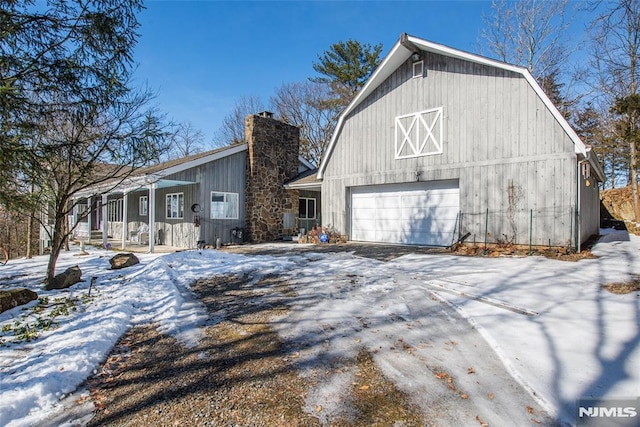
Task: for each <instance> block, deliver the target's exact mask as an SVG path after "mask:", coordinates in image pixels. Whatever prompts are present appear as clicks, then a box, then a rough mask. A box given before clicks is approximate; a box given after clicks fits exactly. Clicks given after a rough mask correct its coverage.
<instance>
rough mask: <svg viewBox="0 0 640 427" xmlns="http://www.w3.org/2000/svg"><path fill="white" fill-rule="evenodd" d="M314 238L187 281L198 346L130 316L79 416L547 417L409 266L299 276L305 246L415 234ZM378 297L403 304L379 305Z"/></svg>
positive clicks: (406, 422) (536, 421)
mask: <svg viewBox="0 0 640 427" xmlns="http://www.w3.org/2000/svg"><path fill="white" fill-rule="evenodd" d="M325 248H326V247H318V248H317V250H314V248H313V247H307V246H305V247H302V246H300V249H301V250H300V252H299V255H298V256H300V271H293V272H290V274H288V275H287V276H286V277H284V276H268V275H267V276H264V275H261V274H258V273H259V272H256V275H255V276H252V275H244V276H233V275H230V276H219V277H213V278H205V279H202V280H200V281H198V282H196V283H194V284H193V285H192V290H193V291H194V293H195V294H196V295H197V296H198V298H199V299H200V300H201V301H202V302H203V303H204V305H205V306H206V308H207V311H208V312H209V315H210V317H209V321H208V323H207V324H206V325H205V327H204V329H205V334H206V338H205V339H204V340H202V342H201V343H200V344H199V345H198V346H197V347H194V348H188V347H185V346H182V345H180V344H179V343H177V342H176V341H175V340H174V339H173V338H171V337H168V336H165V335H162V334H159V333H158V332H157V330H156V328H155V327H154V326H153V325H148V326H144V327H137V328H134V329H132V330H131V331H130V332H129V333H127V334H126V336H125V337H123V338H122V340H121V341H120V343H119V344H118V345H117V346H116V348H115V349H114V352H113V353H112V355H111V356H110V357H109V358H108V360H107V361H106V363H105V365H104V366H103V368H102V370H101V371H100V372H99V374H98V375H96V376H95V377H94V378H92V379H91V380H90V381H89V382H88V385H89V387H90V389H91V396H92V400H93V402H94V404H95V406H96V415H95V417H94V418H93V420H92V421H91V422H90V423H89V425H92V426H94V425H95V426H97V425H119V426H137V425H155V426H173V425H176V426H200V425H215V426H277V425H282V426H285V425H286V426H295V425H298V426H307V425H308V426H315V425H331V426H371V425H379V426H387V425H389V426H418V425H433V426H467V425H469V426H486V425H518V426H525V425H554V421H553V420H551V419H550V418H549V417H548V416H547V415H546V414H545V412H544V410H543V409H542V408H541V407H540V406H539V405H538V404H537V403H536V401H535V399H534V397H533V396H532V395H531V393H529V392H528V391H527V390H525V389H524V388H523V386H522V385H520V384H519V383H518V382H517V381H515V380H514V379H513V378H512V377H511V375H509V374H508V373H507V372H506V370H505V368H504V366H503V365H502V363H501V361H500V360H499V358H498V357H497V356H496V355H495V353H494V351H493V350H492V348H491V347H490V346H489V345H488V344H487V342H486V341H485V340H484V339H483V338H482V337H481V336H480V334H478V333H477V331H475V329H474V328H473V326H472V325H471V324H470V323H469V322H467V321H466V320H464V319H462V318H461V317H460V316H459V315H458V314H457V313H456V312H455V311H454V310H453V309H451V308H450V307H449V306H447V305H446V304H444V303H443V302H442V301H440V300H439V299H437V298H435V297H434V296H433V295H432V294H430V293H429V291H428V290H423V289H421V288H419V287H416V286H415V283H411V279H410V278H404V277H395V276H394V277H393V279H392V280H393V283H394V286H389V287H388V288H387V289H384V290H383V291H381V292H378V293H372V292H371V289H369V288H367V287H366V286H365V283H366V282H367V281H366V277H364V276H359V275H358V274H356V273H354V272H350V271H345V272H344V278H343V279H344V280H343V279H342V278H341V279H340V280H339V281H338V282H336V283H332V284H331V286H329V287H328V288H327V287H324V288H311V287H309V286H308V283H309V281H308V280H306V279H305V278H304V276H305V273H304V271H305V263H312V262H316V261H317V260H318V259H319V258H318V256H319V255H318V251H320V252H322V251H325V255H326V256H351V257H354V263H358V262H360V261H359V260H360V259H361V258H359V257H360V256H369V257H372V258H376V259H377V260H381V261H387V260H390V259H393V258H395V257H396V256H399V255H402V254H403V253H404V251H410V252H412V253H415V248H402V247H395V246H374V247H372V246H367V245H363V246H357V245H345V246H344V247H339V249H338V250H339V251H343V252H350V253H349V254H335V255H331V254H328V252H332V251H330V250H328V249H325ZM336 248H338V247H333V249H336ZM289 250H290V248H289V247H288V246H287V245H282V246H277V247H274V246H267V247H265V246H259V245H257V246H247V247H236V248H232V249H229V251H242V252H244V253H251V254H252V255H259V254H265V255H267V254H268V255H271V256H273V255H275V256H278V255H287V254H288V251H289ZM424 250H425V251H428V250H427V249H424ZM333 252H335V251H333ZM287 256H288V255H287ZM323 260H324V262H326V261H327V259H325V258H323ZM329 260H330V258H329ZM374 266H376V268H384V263H378V264H374ZM354 271H357V270H354ZM389 274H393V272H392V271H390V272H389ZM332 286H333V287H332ZM358 292H360V293H362V292H366V298H369V300H367V301H369V302H370V303H371V310H370V311H366V310H365V311H363V312H362V313H365V314H363V315H362V316H354V317H353V319H351V322H350V323H349V324H348V325H345V324H343V323H339V322H338V323H332V321H331V320H330V319H326V318H323V316H322V313H323V312H328V311H330V310H331V309H335V304H341V303H344V302H348V301H349V299H350V298H355V297H356V295H357V293H358ZM358 295H359V296H358V298H364V297H363V296H362V294H358ZM382 298H384V299H385V301H400V302H402V307H403V309H402V310H400V309H397V310H395V311H394V312H393V313H386V312H385V315H384V316H382V315H380V313H378V312H377V311H376V310H375V307H376V304H378V303H379V302H380V301H379V300H378V299H382ZM345 300H346V301H345ZM331 305H333V307H331ZM403 310H404V311H403ZM310 313H317V316H316V318H313V317H314V316H315V315H314V314H311V315H310ZM310 316H311V318H312V319H311V320H312V321H311V322H310ZM305 328H306V329H305ZM399 328H402V330H403V333H402V335H398V334H397V331H398V330H399ZM336 348H340V349H341V351H340V352H336V351H335V349H336ZM400 356H402V357H400Z"/></svg>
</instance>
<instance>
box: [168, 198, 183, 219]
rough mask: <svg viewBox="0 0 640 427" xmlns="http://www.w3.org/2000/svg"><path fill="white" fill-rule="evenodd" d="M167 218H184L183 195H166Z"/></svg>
mask: <svg viewBox="0 0 640 427" xmlns="http://www.w3.org/2000/svg"><path fill="white" fill-rule="evenodd" d="M167 218H184V193H172V194H167Z"/></svg>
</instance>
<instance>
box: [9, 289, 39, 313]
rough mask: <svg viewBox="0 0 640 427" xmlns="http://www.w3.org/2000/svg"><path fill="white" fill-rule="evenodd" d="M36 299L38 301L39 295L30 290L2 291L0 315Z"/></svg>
mask: <svg viewBox="0 0 640 427" xmlns="http://www.w3.org/2000/svg"><path fill="white" fill-rule="evenodd" d="M36 299H38V294H37V293H35V292H33V291H30V290H29V289H24V288H21V289H12V290H10V291H0V313H3V312H5V311H7V310H11V309H12V308H14V307H17V306H19V305H24V304H26V303H28V302H30V301H33V300H36Z"/></svg>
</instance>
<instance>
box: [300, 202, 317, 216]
mask: <svg viewBox="0 0 640 427" xmlns="http://www.w3.org/2000/svg"><path fill="white" fill-rule="evenodd" d="M298 218H300V219H316V199H309V198H306V197H300V203H299V209H298Z"/></svg>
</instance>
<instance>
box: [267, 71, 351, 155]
mask: <svg viewBox="0 0 640 427" xmlns="http://www.w3.org/2000/svg"><path fill="white" fill-rule="evenodd" d="M330 97H331V89H330V88H329V86H328V85H327V84H325V83H319V82H311V81H305V82H301V83H286V84H283V85H282V86H281V87H280V88H279V89H278V90H277V91H276V94H275V96H273V97H272V98H271V103H272V105H273V107H274V110H275V112H276V114H277V115H278V117H279V118H280V119H281V120H282V121H284V122H286V123H290V124H292V125H295V126H299V127H300V154H301V155H302V156H303V157H304V158H306V159H307V160H309V161H310V162H311V163H313V164H315V165H319V164H320V162H321V161H322V154H323V153H324V150H325V148H326V146H327V144H328V143H329V141H330V139H331V135H332V133H333V130H334V129H335V124H336V117H337V116H338V114H339V113H340V111H339V109H338V108H336V107H334V108H331V107H330V103H327V102H326V101H327V99H329V98H330Z"/></svg>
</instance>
